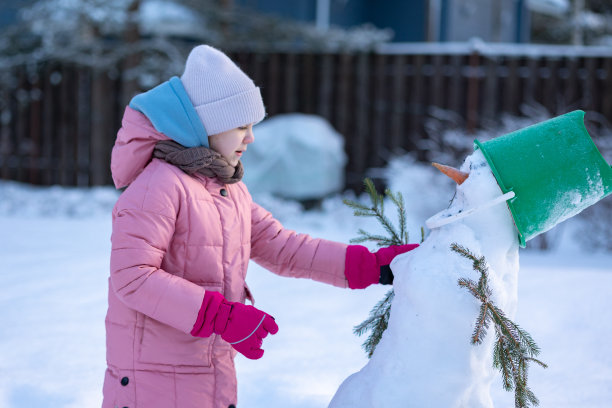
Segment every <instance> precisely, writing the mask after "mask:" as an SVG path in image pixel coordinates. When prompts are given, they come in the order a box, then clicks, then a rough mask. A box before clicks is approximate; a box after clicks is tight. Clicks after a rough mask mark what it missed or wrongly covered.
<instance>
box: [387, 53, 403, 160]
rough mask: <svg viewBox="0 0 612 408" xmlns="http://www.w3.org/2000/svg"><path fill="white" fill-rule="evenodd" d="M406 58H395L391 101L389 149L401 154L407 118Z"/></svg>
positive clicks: (401, 56) (397, 56)
mask: <svg viewBox="0 0 612 408" xmlns="http://www.w3.org/2000/svg"><path fill="white" fill-rule="evenodd" d="M405 69H406V57H405V56H404V55H396V56H393V80H392V86H393V93H392V97H391V98H392V99H391V112H392V113H391V129H390V138H389V149H390V150H391V152H392V153H395V152H399V151H400V148H401V147H402V139H403V136H404V133H405V117H406V112H407V111H406V105H407V103H406V89H405V86H406V85H405V84H406V75H405V73H404V70H405Z"/></svg>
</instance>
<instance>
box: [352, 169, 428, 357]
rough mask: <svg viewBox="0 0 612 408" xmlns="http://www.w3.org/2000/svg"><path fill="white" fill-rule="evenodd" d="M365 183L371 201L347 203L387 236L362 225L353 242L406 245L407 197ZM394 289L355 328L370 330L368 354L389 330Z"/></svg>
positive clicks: (358, 214)
mask: <svg viewBox="0 0 612 408" xmlns="http://www.w3.org/2000/svg"><path fill="white" fill-rule="evenodd" d="M363 184H364V187H365V190H366V192H367V193H368V195H369V196H370V202H371V205H370V206H368V205H364V204H361V203H358V202H355V201H351V200H344V201H343V202H344V204H346V205H348V206H349V207H351V208H352V209H353V210H354V211H353V215H355V216H358V217H374V218H376V219H377V220H378V222H379V223H380V224H381V225H382V226H383V228H384V229H385V231H386V232H387V234H388V236H384V235H374V234H370V233H368V232H366V231H364V230H363V229H359V231H358V233H359V236H358V237H357V238H353V239H351V243H354V244H355V243H363V242H366V241H373V242H376V244H377V245H378V246H379V247H386V246H390V245H404V244H407V243H408V229H407V228H406V208H405V205H404V197H403V196H402V193H400V192H398V193H397V194H393V193H392V192H391V190H389V189H385V192H384V193H385V195H384V196H383V195H380V194H378V192H377V191H376V188H375V187H374V183H373V182H372V180H370V179H369V178H366V179H365V180H364V181H363ZM385 197H387V198H389V199H390V200H391V202H392V203H393V204H394V205H395V206H396V207H397V214H398V220H399V229H396V228H395V227H394V226H393V224H392V223H391V221H390V220H389V219H388V218H387V217H386V216H385V208H384V206H385ZM423 235H424V230H423V229H422V228H421V236H423ZM394 295H395V292H394V291H393V289H391V290H390V291H389V292H387V294H386V295H385V297H384V298H383V299H382V300H381V301H380V302H378V303H377V304H376V306H374V308H373V309H372V310H371V311H370V316H369V317H368V318H367V319H366V320H364V321H363V322H362V323H360V324H358V325H357V326H355V328H354V330H353V332H354V333H355V334H356V335H357V336H362V335H364V334H365V333H367V332H368V331H369V332H370V335H369V336H368V338H367V339H366V340H365V342H364V343H363V345H362V346H363V348H364V350H365V351H366V353H367V355H368V358H370V357H372V354H374V350H375V349H376V346H377V345H378V343H379V342H380V339H381V338H382V335H383V333H384V332H385V330H387V326H388V324H389V317H390V315H391V303H392V301H393V296H394Z"/></svg>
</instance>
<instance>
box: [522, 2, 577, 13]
mask: <svg viewBox="0 0 612 408" xmlns="http://www.w3.org/2000/svg"><path fill="white" fill-rule="evenodd" d="M527 7H529V10H531V11H534V12H536V13H541V14H548V15H552V16H562V15H564V14H566V13H567V12H569V9H570V4H569V1H568V0H528V1H527Z"/></svg>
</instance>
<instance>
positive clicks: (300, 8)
mask: <svg viewBox="0 0 612 408" xmlns="http://www.w3.org/2000/svg"><path fill="white" fill-rule="evenodd" d="M349 3H352V1H350V2H349ZM234 4H236V5H237V6H242V7H245V8H249V9H251V10H256V11H258V12H260V13H265V14H270V15H275V16H278V17H284V18H290V19H293V20H296V21H303V22H313V21H315V19H316V13H317V2H316V0H235V2H234Z"/></svg>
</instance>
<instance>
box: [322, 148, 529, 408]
mask: <svg viewBox="0 0 612 408" xmlns="http://www.w3.org/2000/svg"><path fill="white" fill-rule="evenodd" d="M462 170H463V171H466V172H469V173H470V177H469V178H468V179H467V181H466V182H464V183H463V184H462V185H461V186H457V194H456V197H455V199H454V201H453V203H452V205H451V206H452V207H457V209H463V208H465V209H467V208H471V207H473V206H475V205H478V204H480V203H482V202H485V201H488V200H490V199H493V198H496V197H498V196H499V195H501V194H502V193H501V190H500V189H499V187H498V185H497V183H496V181H495V178H494V177H493V174H492V173H491V171H490V169H489V166H488V164H487V163H486V160H485V159H484V157H483V155H482V153H481V152H479V151H477V152H475V153H474V154H472V155H471V156H470V157H468V159H467V160H466V161H465V163H464V164H463V166H462ZM455 242H456V243H458V244H460V245H462V246H464V247H466V248H468V249H469V250H470V251H472V252H473V253H474V254H476V255H477V256H481V255H484V256H485V258H486V259H487V262H488V264H489V280H490V281H489V284H490V287H491V289H492V291H493V296H492V299H493V302H494V303H496V304H497V305H498V306H499V307H501V309H502V310H504V311H505V312H506V314H507V316H508V317H509V318H513V317H514V315H515V314H516V303H517V275H518V266H519V265H518V240H517V234H516V231H515V228H514V225H513V222H512V218H511V216H510V212H509V211H508V209H507V206H506V205H504V204H500V205H497V206H495V207H490V208H489V209H487V210H483V211H481V212H479V213H477V214H476V215H474V216H471V217H468V218H464V219H462V220H460V221H457V222H455V223H452V224H448V225H446V226H444V227H442V228H440V229H437V230H434V231H432V232H431V234H430V235H429V237H428V238H427V239H426V240H425V241H424V242H423V244H422V245H421V246H420V247H419V248H417V249H416V250H414V251H412V252H409V253H407V254H404V255H401V256H398V257H397V258H396V259H395V260H394V261H393V263H392V264H391V268H392V270H393V273H394V275H395V282H394V290H395V298H394V301H393V304H392V308H391V317H390V320H389V326H388V329H387V331H386V332H385V334H384V335H383V338H382V340H381V342H380V343H379V345H378V347H377V349H376V351H375V352H374V355H373V356H372V358H371V359H370V361H369V362H368V364H367V365H366V366H365V367H363V369H362V370H361V371H359V372H358V373H355V374H353V375H352V376H350V377H349V378H347V379H346V380H345V382H344V383H343V384H342V385H341V386H340V388H339V389H338V392H337V393H336V395H335V396H334V398H333V400H332V401H331V403H330V405H329V407H330V408H349V407H351V408H366V407H396V406H402V407H449V408H450V407H469V408H478V407H493V401H492V399H491V395H490V387H491V383H492V382H493V380H494V379H495V372H494V369H493V368H492V349H493V341H494V333H493V330H492V329H491V330H489V333H488V335H487V337H486V338H485V340H484V342H483V343H482V344H481V345H480V346H472V345H471V344H470V338H471V334H472V331H473V329H474V322H475V319H476V317H477V315H478V309H479V306H480V302H479V301H477V300H476V299H475V298H474V297H473V296H472V295H471V294H470V293H468V292H467V291H466V290H465V289H462V288H460V287H459V286H458V285H457V281H458V279H459V278H461V277H464V278H471V279H473V280H477V279H478V278H479V276H477V272H475V271H473V269H472V265H471V263H470V262H469V261H468V260H466V259H465V258H462V257H461V256H459V255H458V254H457V253H455V252H453V251H452V250H451V249H450V245H451V244H452V243H455ZM440 390H444V392H440Z"/></svg>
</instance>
